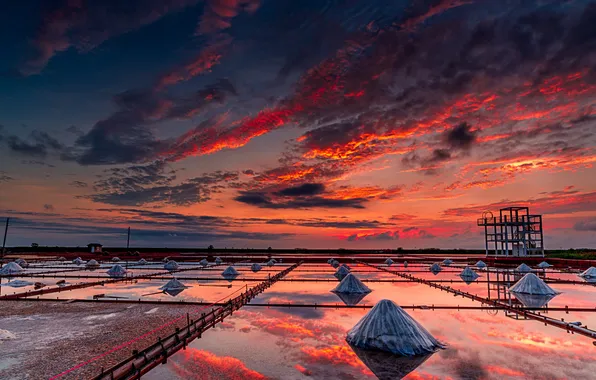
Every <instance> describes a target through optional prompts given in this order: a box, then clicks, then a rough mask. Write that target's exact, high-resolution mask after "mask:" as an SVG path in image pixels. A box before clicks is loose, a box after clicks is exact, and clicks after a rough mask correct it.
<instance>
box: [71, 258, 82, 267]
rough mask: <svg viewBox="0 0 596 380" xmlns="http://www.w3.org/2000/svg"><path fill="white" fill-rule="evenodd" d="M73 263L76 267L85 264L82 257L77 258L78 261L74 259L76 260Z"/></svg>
mask: <svg viewBox="0 0 596 380" xmlns="http://www.w3.org/2000/svg"><path fill="white" fill-rule="evenodd" d="M72 263H73V264H76V265H81V264H83V260H81V258H80V257H77V258H76V259H74V260H73V261H72Z"/></svg>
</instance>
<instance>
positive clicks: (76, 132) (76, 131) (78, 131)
mask: <svg viewBox="0 0 596 380" xmlns="http://www.w3.org/2000/svg"><path fill="white" fill-rule="evenodd" d="M65 131H66V132H68V133H72V134H73V135H75V136H80V135H82V134H83V131H82V130H81V128H79V127H77V126H76V125H71V126H70V127H68V128H66V129H65Z"/></svg>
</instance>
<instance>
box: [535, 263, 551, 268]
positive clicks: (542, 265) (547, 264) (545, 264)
mask: <svg viewBox="0 0 596 380" xmlns="http://www.w3.org/2000/svg"><path fill="white" fill-rule="evenodd" d="M550 267H552V265H550V264H549V263H547V262H546V261H543V262H541V263H540V264H538V268H543V269H544V268H550Z"/></svg>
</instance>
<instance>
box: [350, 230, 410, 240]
mask: <svg viewBox="0 0 596 380" xmlns="http://www.w3.org/2000/svg"><path fill="white" fill-rule="evenodd" d="M398 239H399V231H385V232H380V233H374V234H366V235H358V234H353V235H350V236H348V238H347V239H346V240H347V241H357V240H369V241H375V240H376V241H383V240H398Z"/></svg>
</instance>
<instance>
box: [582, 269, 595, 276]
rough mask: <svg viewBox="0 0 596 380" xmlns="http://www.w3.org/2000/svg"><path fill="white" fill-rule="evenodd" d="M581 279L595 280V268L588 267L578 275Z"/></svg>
mask: <svg viewBox="0 0 596 380" xmlns="http://www.w3.org/2000/svg"><path fill="white" fill-rule="evenodd" d="M580 277H583V278H596V267H590V268H588V269H586V270H585V271H583V272H582V273H581V274H580Z"/></svg>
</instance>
